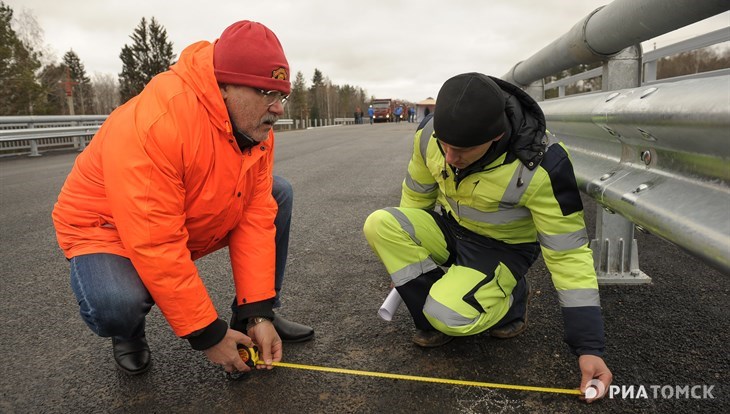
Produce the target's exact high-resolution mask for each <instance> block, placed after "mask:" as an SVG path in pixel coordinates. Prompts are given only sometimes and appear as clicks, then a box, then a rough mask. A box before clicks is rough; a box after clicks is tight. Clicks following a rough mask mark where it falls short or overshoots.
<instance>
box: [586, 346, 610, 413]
mask: <svg viewBox="0 0 730 414" xmlns="http://www.w3.org/2000/svg"><path fill="white" fill-rule="evenodd" d="M578 365H579V366H580V372H581V379H580V392H581V393H583V395H584V398H585V400H586V402H588V403H592V402H593V401H596V400H599V399H601V398H603V396H604V395H605V394H606V390H608V386H609V385H611V381H613V374H611V371H609V369H608V367H607V366H606V363H605V362H603V358H601V357H597V356H595V355H581V356H580V357H579V358H578ZM591 380H598V381H600V382H601V384H602V386H600V385H598V384H596V386H592V384H591ZM594 383H595V381H594ZM586 388H588V390H586ZM586 392H587V394H586Z"/></svg>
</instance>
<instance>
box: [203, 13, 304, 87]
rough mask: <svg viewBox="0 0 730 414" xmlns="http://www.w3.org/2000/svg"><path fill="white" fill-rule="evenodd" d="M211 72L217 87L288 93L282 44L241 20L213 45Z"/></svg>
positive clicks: (259, 27)
mask: <svg viewBox="0 0 730 414" xmlns="http://www.w3.org/2000/svg"><path fill="white" fill-rule="evenodd" d="M213 69H214V72H215V78H216V80H218V82H220V83H229V84H234V85H244V86H250V87H252V88H258V89H263V90H265V91H268V90H276V91H280V92H282V93H284V94H287V95H288V94H289V93H290V92H291V83H290V81H289V63H288V62H287V61H286V56H284V50H283V49H282V47H281V43H279V39H278V38H277V37H276V35H275V34H274V32H272V31H271V30H269V29H268V28H267V27H266V26H264V25H263V24H261V23H257V22H251V21H248V20H242V21H240V22H236V23H233V24H232V25H230V26H228V28H226V30H224V31H223V33H222V34H221V37H220V39H218V40H216V42H215V49H214V52H213Z"/></svg>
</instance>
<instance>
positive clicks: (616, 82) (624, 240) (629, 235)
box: [591, 45, 651, 285]
mask: <svg viewBox="0 0 730 414" xmlns="http://www.w3.org/2000/svg"><path fill="white" fill-rule="evenodd" d="M602 85H603V90H607V91H608V90H616V89H626V88H635V87H638V86H640V85H641V46H640V45H635V46H631V47H628V48H626V49H624V50H622V51H620V52H619V53H617V54H616V55H614V56H613V57H611V58H610V59H609V60H608V61H606V62H605V63H604V65H603V79H602ZM619 140H620V138H619ZM624 145H625V144H624ZM596 216H597V217H596V239H594V240H591V249H592V250H593V261H594V265H595V266H596V275H597V276H598V283H599V284H601V285H617V284H644V283H651V278H650V277H649V276H647V275H646V274H645V273H644V272H642V271H641V270H639V247H638V245H637V243H636V239H634V223H632V222H631V221H629V220H628V219H626V218H624V217H623V216H621V215H619V214H615V213H614V212H613V211H610V210H607V209H604V208H599V209H597V212H596Z"/></svg>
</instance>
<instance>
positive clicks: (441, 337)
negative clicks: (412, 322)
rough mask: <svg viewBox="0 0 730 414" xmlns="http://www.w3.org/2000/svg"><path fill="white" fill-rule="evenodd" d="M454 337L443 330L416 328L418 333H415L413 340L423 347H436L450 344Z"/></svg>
mask: <svg viewBox="0 0 730 414" xmlns="http://www.w3.org/2000/svg"><path fill="white" fill-rule="evenodd" d="M452 339H454V337H453V336H449V335H446V334H445V333H443V332H441V331H436V330H433V331H424V330H421V329H416V334H415V335H413V338H412V341H413V343H414V344H416V345H418V346H420V347H423V348H436V347H439V346H442V345H446V344H448V343H449V342H451V340H452Z"/></svg>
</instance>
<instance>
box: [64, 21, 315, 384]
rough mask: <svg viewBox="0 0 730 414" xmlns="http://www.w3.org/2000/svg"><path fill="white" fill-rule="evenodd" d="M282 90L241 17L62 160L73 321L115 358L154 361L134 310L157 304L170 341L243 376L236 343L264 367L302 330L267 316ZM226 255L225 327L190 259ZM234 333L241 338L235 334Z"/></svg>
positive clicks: (275, 50) (284, 195) (273, 266)
mask: <svg viewBox="0 0 730 414" xmlns="http://www.w3.org/2000/svg"><path fill="white" fill-rule="evenodd" d="M290 90H291V83H290V76H289V65H288V62H287V60H286V57H285V55H284V51H283V49H282V47H281V44H280V43H279V40H278V38H277V37H276V35H275V34H274V33H273V32H271V31H270V30H269V29H268V28H266V27H265V26H264V25H262V24H260V23H256V22H250V21H240V22H237V23H234V24H233V25H231V26H230V27H228V28H227V29H226V30H225V31H224V32H223V33H222V34H221V37H220V39H218V40H216V41H215V42H214V43H210V42H205V41H201V42H198V43H194V44H192V45H190V46H188V47H187V48H186V49H185V50H184V51H183V52H182V54H181V56H180V60H179V61H178V62H177V63H176V64H174V65H173V66H171V67H170V70H168V71H166V72H163V73H161V74H159V75H157V76H155V77H154V78H153V79H152V80H151V81H150V82H149V84H148V85H147V86H146V87H145V89H144V90H143V91H142V92H141V93H140V94H139V95H137V96H136V97H134V98H132V99H130V100H129V101H128V102H127V103H125V104H124V105H122V106H120V107H119V108H117V109H116V110H115V111H114V112H113V113H112V114H111V115H110V116H109V118H108V119H107V120H106V122H105V123H104V124H103V125H102V126H101V128H100V129H99V132H98V133H97V134H96V135H95V136H94V138H93V139H92V141H91V143H90V144H89V146H88V147H87V148H86V149H85V150H84V152H82V153H81V154H80V155H79V156H78V158H77V159H76V162H75V164H74V166H73V169H72V171H71V173H70V174H69V176H68V178H67V180H66V183H65V184H64V186H63V188H62V190H61V194H60V195H59V197H58V202H57V203H56V205H55V207H54V210H53V222H54V226H55V228H56V234H57V238H58V242H59V244H60V246H61V248H62V249H63V251H64V254H65V256H66V258H68V259H69V261H70V264H71V287H72V289H73V291H74V294H75V295H76V298H77V300H78V303H79V307H80V313H81V316H82V318H83V320H84V322H86V324H87V325H88V326H89V327H90V328H91V330H92V331H94V332H95V333H96V334H98V335H100V336H102V337H112V348H113V355H114V360H115V362H116V364H117V367H119V369H121V370H122V371H123V372H126V373H128V374H132V375H134V374H140V373H143V372H145V371H147V370H148V369H149V367H150V364H151V358H150V350H149V347H148V345H147V341H146V339H145V316H146V315H147V313H148V312H149V310H150V308H151V307H152V305H154V304H157V306H159V308H160V310H161V311H162V313H163V315H164V316H165V318H166V319H167V321H168V323H169V324H170V326H171V327H172V329H173V330H174V332H175V334H176V335H178V336H179V337H182V338H186V339H187V340H188V341H189V342H190V345H191V346H192V347H193V349H196V350H202V351H203V352H204V353H205V355H206V356H207V357H208V359H209V360H210V361H211V362H213V363H214V364H218V365H221V366H223V368H224V369H225V370H226V371H227V372H237V371H248V370H249V368H248V367H247V366H246V365H245V364H244V363H243V361H242V360H241V358H240V357H239V354H238V352H237V349H236V348H237V345H239V344H241V345H245V346H253V344H254V343H255V344H257V345H258V347H259V350H260V352H261V359H262V361H263V362H264V365H263V366H259V367H260V368H268V369H271V368H272V363H273V362H275V361H280V360H281V355H282V340H284V341H286V340H290V341H303V340H308V339H310V338H312V336H313V335H314V331H313V330H312V328H310V327H308V326H304V325H301V324H298V323H295V322H290V321H287V320H285V319H283V318H281V317H280V316H277V315H275V313H274V311H273V308H274V307H276V306H277V305H278V304H279V302H278V291H279V289H280V287H281V280H282V277H283V273H284V266H285V263H286V253H287V244H288V238H289V222H290V219H291V196H292V193H291V186H289V184H288V183H287V182H286V181H285V180H283V179H281V178H279V177H274V176H273V175H272V169H273V162H274V155H273V152H274V134H273V132H272V129H271V128H272V126H273V125H274V123H275V122H276V121H277V119H278V118H279V117H280V116H281V115H282V114H283V113H284V107H283V104H284V102H285V100H286V98H287V95H288V94H289V92H290ZM223 247H228V250H229V253H230V260H231V267H232V273H233V280H234V284H235V290H236V296H235V300H234V303H233V306H232V309H233V318H232V319H231V328H233V329H229V327H228V324H227V323H226V322H225V321H224V320H222V319H220V318H219V317H218V313H217V312H216V310H215V308H214V306H213V302H212V301H211V298H210V297H209V296H208V293H207V291H206V289H205V286H204V285H203V281H202V280H201V277H200V275H199V274H198V271H197V268H196V266H195V264H194V262H193V261H194V260H196V259H198V258H200V257H202V256H204V255H206V254H209V253H211V252H213V251H215V250H218V249H220V248H223ZM244 333H245V334H244Z"/></svg>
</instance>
